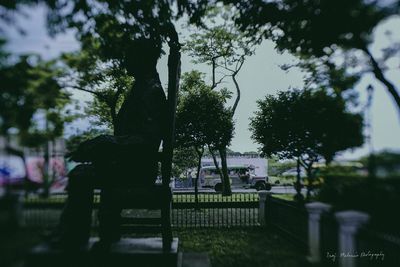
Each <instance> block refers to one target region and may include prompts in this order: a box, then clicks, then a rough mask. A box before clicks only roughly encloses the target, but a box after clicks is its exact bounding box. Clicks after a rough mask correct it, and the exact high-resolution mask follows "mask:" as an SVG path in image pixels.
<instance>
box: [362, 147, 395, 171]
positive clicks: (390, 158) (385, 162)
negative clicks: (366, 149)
mask: <svg viewBox="0 0 400 267" xmlns="http://www.w3.org/2000/svg"><path fill="white" fill-rule="evenodd" d="M369 160H370V157H369V156H368V157H362V158H361V159H360V161H361V162H362V163H363V165H364V166H367V165H368V164H369ZM373 160H374V164H375V166H376V167H377V168H379V169H382V170H384V171H385V172H386V174H385V175H387V176H391V175H393V176H399V175H400V153H399V152H396V151H391V150H383V151H380V152H377V153H374V155H373Z"/></svg>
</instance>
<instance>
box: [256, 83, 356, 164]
mask: <svg viewBox="0 0 400 267" xmlns="http://www.w3.org/2000/svg"><path fill="white" fill-rule="evenodd" d="M258 108H259V110H258V111H257V112H256V113H255V116H254V117H253V118H251V122H250V129H251V131H252V133H253V134H252V138H253V139H254V140H255V141H256V142H257V143H258V144H260V145H261V151H262V153H263V154H264V155H267V156H271V155H277V156H278V157H279V158H280V159H296V158H301V159H302V160H303V162H304V163H306V164H307V165H308V166H310V167H311V166H312V163H313V162H315V161H318V160H319V159H321V158H324V159H325V160H326V161H327V162H330V161H332V159H333V158H334V156H335V155H336V153H337V152H339V151H343V150H346V149H348V148H354V147H358V146H360V145H362V144H363V134H362V127H363V124H362V116H361V115H359V114H352V113H350V112H349V111H347V110H346V106H345V102H344V100H343V99H342V98H340V97H337V96H331V95H329V94H328V93H327V92H326V91H324V90H317V91H314V90H304V91H301V90H290V91H287V92H280V93H279V94H278V96H276V97H275V96H267V97H266V98H265V99H264V100H260V101H258Z"/></svg>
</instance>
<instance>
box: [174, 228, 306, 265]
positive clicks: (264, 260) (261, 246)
mask: <svg viewBox="0 0 400 267" xmlns="http://www.w3.org/2000/svg"><path fill="white" fill-rule="evenodd" d="M175 236H178V237H179V242H180V244H179V247H180V250H181V251H183V252H185V251H186V252H207V253H208V255H209V257H210V260H211V264H212V266H213V267H261V266H263V267H265V266H271V267H274V266H279V267H286V266H304V265H305V264H306V263H305V258H304V256H303V254H302V253H301V251H300V250H299V249H298V248H296V247H295V246H293V244H292V243H291V242H289V241H288V240H286V239H284V238H282V236H280V235H278V234H277V233H275V232H274V231H272V230H267V229H263V228H251V229H204V230H181V231H177V232H176V233H175Z"/></svg>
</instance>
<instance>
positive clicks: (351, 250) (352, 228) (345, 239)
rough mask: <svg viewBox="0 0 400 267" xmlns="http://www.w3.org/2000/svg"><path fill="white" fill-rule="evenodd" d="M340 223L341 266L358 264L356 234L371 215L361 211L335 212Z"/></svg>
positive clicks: (352, 266)
mask: <svg viewBox="0 0 400 267" xmlns="http://www.w3.org/2000/svg"><path fill="white" fill-rule="evenodd" d="M335 217H336V220H337V221H338V223H339V255H338V256H339V266H340V267H354V266H356V258H357V257H358V256H357V253H358V252H357V247H356V241H355V235H356V234H357V232H358V230H359V229H360V227H361V226H363V225H364V224H366V223H367V222H368V220H369V215H368V214H366V213H364V212H360V211H354V210H349V211H342V212H336V213H335Z"/></svg>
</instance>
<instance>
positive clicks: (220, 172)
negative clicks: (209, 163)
mask: <svg viewBox="0 0 400 267" xmlns="http://www.w3.org/2000/svg"><path fill="white" fill-rule="evenodd" d="M208 150H209V151H210V153H211V157H212V159H213V162H214V166H215V169H216V170H217V172H218V173H219V177H221V181H222V179H223V178H222V171H221V168H220V167H219V164H218V161H217V156H216V155H215V152H214V150H212V149H211V148H210V146H208Z"/></svg>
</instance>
